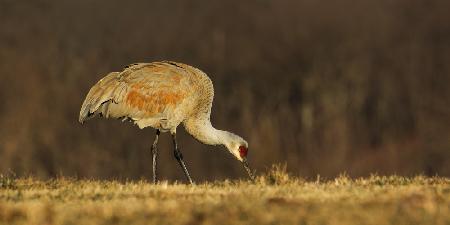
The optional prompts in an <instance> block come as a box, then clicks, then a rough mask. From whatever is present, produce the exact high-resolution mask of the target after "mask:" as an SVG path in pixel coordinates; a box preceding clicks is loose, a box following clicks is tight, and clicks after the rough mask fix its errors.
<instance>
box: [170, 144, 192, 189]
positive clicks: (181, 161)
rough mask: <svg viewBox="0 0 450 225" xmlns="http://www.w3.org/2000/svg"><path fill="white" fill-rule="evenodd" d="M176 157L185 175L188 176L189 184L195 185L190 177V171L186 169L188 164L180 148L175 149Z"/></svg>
mask: <svg viewBox="0 0 450 225" xmlns="http://www.w3.org/2000/svg"><path fill="white" fill-rule="evenodd" d="M174 156H175V158H176V159H177V161H178V163H179V164H180V166H181V168H182V169H183V171H184V175H186V179H187V180H188V182H189V183H190V184H194V182H193V181H192V178H191V176H190V175H189V171H188V169H187V167H186V164H185V163H184V161H183V154H181V152H180V150H179V149H178V148H176V149H175V151H174Z"/></svg>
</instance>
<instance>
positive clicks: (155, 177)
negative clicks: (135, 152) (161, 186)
mask: <svg viewBox="0 0 450 225" xmlns="http://www.w3.org/2000/svg"><path fill="white" fill-rule="evenodd" d="M159 134H160V131H159V130H156V137H155V141H154V142H153V145H152V162H153V184H156V183H158V173H157V167H156V165H157V164H156V163H157V159H158V148H157V145H158V138H159Z"/></svg>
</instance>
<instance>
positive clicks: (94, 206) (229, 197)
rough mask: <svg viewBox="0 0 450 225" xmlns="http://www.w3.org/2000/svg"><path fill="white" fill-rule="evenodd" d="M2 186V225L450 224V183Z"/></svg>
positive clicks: (274, 174) (278, 171) (280, 180)
mask: <svg viewBox="0 0 450 225" xmlns="http://www.w3.org/2000/svg"><path fill="white" fill-rule="evenodd" d="M0 184H1V185H2V186H1V188H0V224H96V225H97V224H377V225H378V224H449V223H450V216H449V215H450V208H449V204H450V180H449V179H448V178H439V177H433V178H430V177H423V176H417V177H414V178H405V177H399V176H389V177H384V176H371V177H368V178H362V179H350V178H349V177H347V176H345V175H342V176H340V177H338V178H336V179H334V180H327V181H322V180H320V179H317V180H316V181H304V180H301V179H298V178H293V177H290V176H288V175H287V174H286V173H285V172H284V171H283V168H280V167H276V168H274V169H272V170H271V171H270V172H268V173H267V174H266V175H263V176H260V177H258V179H257V182H256V183H255V184H252V183H249V182H247V181H221V182H215V183H203V184H197V185H194V186H189V185H185V184H179V183H175V184H169V183H167V182H162V183H161V184H158V185H152V184H150V183H149V182H148V181H133V182H118V181H99V180H76V179H71V178H63V177H61V178H58V179H53V180H47V181H40V180H36V179H33V178H20V179H15V178H13V177H8V176H3V177H2V178H1V181H0ZM3 184H7V185H3Z"/></svg>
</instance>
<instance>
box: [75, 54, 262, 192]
mask: <svg viewBox="0 0 450 225" xmlns="http://www.w3.org/2000/svg"><path fill="white" fill-rule="evenodd" d="M213 98H214V89H213V84H212V81H211V80H210V79H209V77H208V76H207V75H206V74H205V73H204V72H202V71H201V70H199V69H197V68H194V67H192V66H189V65H186V64H182V63H177V62H171V61H163V62H152V63H136V64H132V65H129V66H126V67H125V69H124V70H123V71H122V72H112V73H109V74H108V75H106V76H105V77H104V78H103V79H101V80H100V81H98V82H97V84H95V85H94V86H93V87H92V88H91V89H90V91H89V93H88V94H87V96H86V99H85V100H84V102H83V105H82V106H81V110H80V118H79V121H80V123H83V122H84V121H86V120H87V119H90V118H92V117H95V116H96V115H99V116H101V117H106V118H108V117H111V118H117V119H121V120H123V121H125V120H128V121H132V122H134V123H135V124H136V125H137V126H138V127H139V128H141V129H142V128H145V127H153V128H155V129H156V137H155V140H154V142H153V145H152V147H151V151H152V159H153V182H154V183H157V181H158V180H157V170H156V162H157V155H158V151H157V144H158V137H159V135H160V132H170V133H171V135H172V140H173V144H174V156H175V158H176V159H177V161H178V163H179V164H180V166H181V168H182V169H183V171H184V174H185V175H186V178H187V180H188V181H189V183H191V184H192V183H193V182H192V179H191V177H190V175H189V172H188V170H187V168H186V164H185V163H184V161H183V155H182V154H181V152H180V149H179V147H178V145H177V140H176V129H177V127H178V125H180V124H181V123H182V124H183V125H184V127H185V129H186V131H187V132H188V133H189V134H191V135H192V136H193V137H194V138H196V139H197V140H199V141H200V142H202V143H204V144H208V145H223V146H225V147H226V149H227V150H228V151H229V152H230V153H231V154H233V156H234V157H235V158H236V159H237V160H239V161H241V162H242V163H243V165H244V168H245V170H246V171H247V173H248V175H249V177H250V179H252V180H253V179H254V177H253V175H252V172H251V170H250V168H249V166H248V163H247V151H248V143H247V142H246V141H245V140H244V139H243V138H241V137H239V136H238V135H236V134H233V133H231V132H228V131H223V130H218V129H215V128H214V127H213V126H212V125H211V121H210V115H211V106H212V102H213Z"/></svg>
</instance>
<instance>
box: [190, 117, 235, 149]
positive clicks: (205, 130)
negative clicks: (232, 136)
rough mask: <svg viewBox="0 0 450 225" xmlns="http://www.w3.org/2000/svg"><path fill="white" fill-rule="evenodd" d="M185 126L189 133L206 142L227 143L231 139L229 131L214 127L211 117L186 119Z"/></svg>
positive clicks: (211, 143)
mask: <svg viewBox="0 0 450 225" xmlns="http://www.w3.org/2000/svg"><path fill="white" fill-rule="evenodd" d="M184 127H185V128H186V131H187V132H188V133H189V134H191V135H192V136H193V137H194V138H195V139H197V140H199V141H200V142H202V143H204V144H208V145H225V144H226V143H225V142H226V141H227V140H228V139H229V132H227V131H223V130H218V129H216V128H214V127H213V126H212V124H211V121H210V120H209V118H201V119H188V120H186V121H184Z"/></svg>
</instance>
